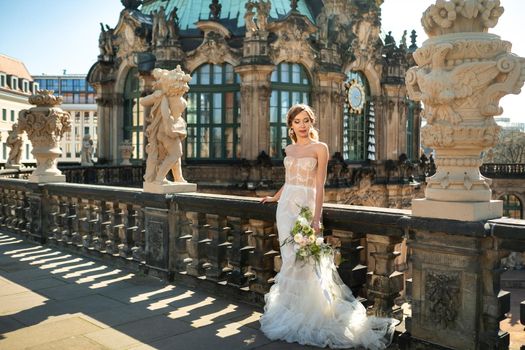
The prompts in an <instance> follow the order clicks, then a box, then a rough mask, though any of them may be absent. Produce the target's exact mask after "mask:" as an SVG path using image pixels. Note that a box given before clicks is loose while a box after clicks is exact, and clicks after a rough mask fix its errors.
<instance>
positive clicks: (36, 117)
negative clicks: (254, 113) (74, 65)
mask: <svg viewBox="0 0 525 350" xmlns="http://www.w3.org/2000/svg"><path fill="white" fill-rule="evenodd" d="M61 102H62V97H60V96H54V95H53V91H51V90H38V91H37V93H36V94H35V95H32V96H31V97H29V103H31V104H35V105H37V106H36V107H33V108H30V109H24V110H22V111H20V114H19V116H18V132H19V133H21V132H23V131H25V132H27V136H28V138H29V140H30V141H31V144H32V146H33V151H32V153H33V155H34V156H35V158H36V161H37V167H36V169H35V170H34V171H33V173H32V174H31V176H30V177H29V179H28V180H29V181H30V182H38V183H44V182H63V181H65V180H66V177H65V176H64V175H62V173H61V172H60V170H58V168H57V165H56V163H57V158H58V157H59V156H60V155H61V154H62V150H61V149H60V146H59V142H60V140H61V138H62V136H63V135H64V133H66V132H68V131H71V122H70V119H71V116H70V115H69V113H67V112H64V111H63V110H62V109H61V108H60V107H58V105H59V104H60V103H61Z"/></svg>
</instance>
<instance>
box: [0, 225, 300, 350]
mask: <svg viewBox="0 0 525 350" xmlns="http://www.w3.org/2000/svg"><path fill="white" fill-rule="evenodd" d="M0 300H1V301H2V302H1V303H0V339H1V340H0V349H2V348H5V349H7V348H8V349H18V348H28V349H31V348H38V349H46V348H68V347H72V344H77V348H82V349H116V348H124V349H139V348H140V349H142V348H143V349H147V348H156V349H164V348H166V349H168V348H169V349H210V348H213V349H217V350H218V349H253V348H260V349H265V348H266V347H265V346H266V345H269V344H272V347H271V349H281V348H282V349H290V348H291V347H290V345H289V344H285V343H281V342H274V343H272V342H271V341H270V340H268V339H267V338H266V337H264V335H263V334H262V333H261V332H260V331H259V330H258V329H259V324H258V319H259V316H260V311H261V310H258V309H256V308H254V307H252V306H248V305H245V304H242V303H238V302H235V301H231V300H227V299H224V298H217V297H213V296H210V295H206V294H204V293H201V292H199V291H196V290H191V289H189V288H187V287H184V286H181V285H178V284H177V285H174V284H166V283H164V282H162V281H160V280H157V279H155V278H152V277H149V276H140V275H137V274H136V273H134V272H130V271H126V270H121V269H116V268H114V267H111V266H108V265H105V264H103V263H101V262H97V261H92V260H89V259H87V258H84V257H79V256H75V255H74V254H71V253H64V252H60V251H58V250H56V249H54V248H48V247H45V246H38V245H34V244H31V243H27V242H24V241H22V240H20V239H18V238H17V237H14V236H10V235H2V234H0ZM301 348H305V347H301Z"/></svg>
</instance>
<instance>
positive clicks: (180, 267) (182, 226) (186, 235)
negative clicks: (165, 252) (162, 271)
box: [170, 210, 193, 272]
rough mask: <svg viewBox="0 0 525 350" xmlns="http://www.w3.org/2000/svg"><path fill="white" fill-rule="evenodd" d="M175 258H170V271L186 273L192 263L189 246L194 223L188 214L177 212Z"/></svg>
mask: <svg viewBox="0 0 525 350" xmlns="http://www.w3.org/2000/svg"><path fill="white" fill-rule="evenodd" d="M175 220H176V222H175V228H176V240H175V247H174V248H175V256H174V257H173V256H171V257H170V269H171V270H173V271H176V272H185V271H186V267H187V265H188V264H189V263H190V262H191V261H192V259H191V258H190V256H189V253H188V244H190V242H191V238H192V225H193V223H192V221H191V220H190V219H189V218H188V216H187V213H186V212H184V211H182V210H175Z"/></svg>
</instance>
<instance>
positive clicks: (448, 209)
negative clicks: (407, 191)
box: [412, 198, 503, 221]
mask: <svg viewBox="0 0 525 350" xmlns="http://www.w3.org/2000/svg"><path fill="white" fill-rule="evenodd" d="M502 213H503V202H502V201H500V200H489V201H487V202H442V201H433V200H430V199H426V198H421V199H413V200H412V215H413V216H422V217H435V218H448V219H452V220H463V221H478V220H484V219H494V218H498V217H501V215H502Z"/></svg>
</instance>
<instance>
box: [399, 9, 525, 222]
mask: <svg viewBox="0 0 525 350" xmlns="http://www.w3.org/2000/svg"><path fill="white" fill-rule="evenodd" d="M499 4H500V3H499V0H461V1H460V0H453V1H437V2H436V4H435V5H431V6H430V7H429V8H428V9H427V10H426V11H425V13H424V14H423V18H422V20H421V22H422V24H423V26H424V28H425V31H426V32H427V34H428V36H429V39H428V40H426V41H425V42H424V43H423V45H422V47H421V48H419V49H417V50H416V52H415V53H414V59H415V61H416V63H417V64H418V66H416V67H412V68H411V69H409V70H408V72H407V74H406V86H407V91H408V94H409V97H410V98H411V99H413V100H416V101H422V102H423V104H424V115H423V116H424V117H425V118H426V121H427V124H426V125H425V126H424V127H423V128H422V129H421V139H422V142H423V144H425V145H426V146H428V147H432V148H433V149H434V150H435V153H436V165H437V171H436V174H435V175H434V176H432V177H430V178H428V179H427V188H426V192H425V199H422V200H421V199H419V200H414V201H413V202H412V210H413V215H416V216H428V217H442V218H450V219H458V220H479V219H489V218H495V217H499V216H501V215H502V204H501V201H491V189H490V186H489V185H490V180H489V179H487V178H485V177H483V176H482V175H481V174H480V172H479V167H480V165H481V164H482V154H483V152H485V151H487V150H488V149H489V148H491V147H493V146H494V145H495V144H496V142H497V141H498V135H499V131H500V127H499V126H498V125H497V124H496V123H495V121H494V118H493V116H494V115H500V114H501V113H502V112H503V110H502V108H501V107H500V106H499V100H500V99H501V98H502V97H503V96H505V95H507V94H511V93H512V94H517V93H519V92H520V88H521V86H522V85H523V82H524V80H525V59H523V58H521V57H517V56H516V55H514V54H512V53H511V52H510V50H511V43H510V42H508V41H504V40H501V38H500V37H499V36H497V35H495V34H490V33H487V30H488V28H491V27H494V26H495V25H496V23H497V21H498V18H499V17H500V16H501V14H502V13H503V8H502V7H500V6H499Z"/></svg>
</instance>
